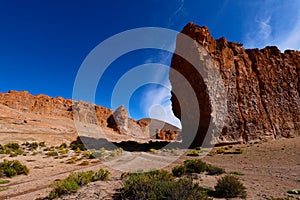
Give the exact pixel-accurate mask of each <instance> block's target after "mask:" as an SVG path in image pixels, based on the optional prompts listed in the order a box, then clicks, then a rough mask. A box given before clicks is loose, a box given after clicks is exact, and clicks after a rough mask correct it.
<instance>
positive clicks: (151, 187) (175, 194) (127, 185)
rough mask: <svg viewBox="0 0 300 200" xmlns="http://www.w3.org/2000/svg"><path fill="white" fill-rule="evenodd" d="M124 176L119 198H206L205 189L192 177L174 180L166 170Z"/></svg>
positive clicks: (171, 199) (195, 199) (129, 199)
mask: <svg viewBox="0 0 300 200" xmlns="http://www.w3.org/2000/svg"><path fill="white" fill-rule="evenodd" d="M126 177H127V178H126V180H125V182H124V187H123V188H122V189H121V190H120V194H119V197H120V199H128V200H140V199H166V200H173V199H175V200H176V199H177V200H201V199H208V197H207V194H206V191H205V190H204V189H203V188H201V187H200V186H199V185H198V184H194V183H193V180H192V179H188V178H182V179H178V180H175V178H174V177H173V176H172V174H170V173H169V172H167V171H163V170H161V171H158V170H155V171H150V172H145V173H140V174H138V173H133V174H129V175H128V176H126Z"/></svg>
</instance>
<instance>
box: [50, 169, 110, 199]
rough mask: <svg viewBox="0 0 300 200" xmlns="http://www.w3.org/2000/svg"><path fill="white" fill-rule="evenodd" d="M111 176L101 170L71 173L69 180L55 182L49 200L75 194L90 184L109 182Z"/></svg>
mask: <svg viewBox="0 0 300 200" xmlns="http://www.w3.org/2000/svg"><path fill="white" fill-rule="evenodd" d="M110 174H111V173H110V172H109V171H107V170H104V169H99V170H98V171H97V172H94V171H87V172H77V173H71V174H70V175H69V176H68V177H67V178H65V179H63V180H58V181H55V182H54V183H53V184H52V185H51V187H52V188H53V190H52V191H51V192H50V194H49V196H48V199H54V198H56V197H59V196H62V195H64V194H69V193H75V192H77V190H78V189H79V188H80V187H82V186H84V185H87V184H88V183H90V182H95V181H106V180H109V178H110Z"/></svg>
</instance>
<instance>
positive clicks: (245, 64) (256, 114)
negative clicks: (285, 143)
mask: <svg viewBox="0 0 300 200" xmlns="http://www.w3.org/2000/svg"><path fill="white" fill-rule="evenodd" d="M182 33H183V34H185V35H187V36H189V37H190V38H192V40H193V41H194V43H193V44H189V45H187V43H186V42H184V41H183V40H184V39H183V37H181V36H180V35H179V36H178V37H177V44H176V51H175V54H174V55H173V58H172V64H171V69H175V70H177V71H178V72H180V74H182V75H183V76H184V78H186V80H187V81H188V83H189V84H190V85H191V86H192V88H193V91H194V92H195V94H196V96H197V101H198V102H197V103H198V104H197V106H199V109H198V110H197V109H193V108H191V100H190V98H191V97H190V96H187V95H185V93H184V92H180V91H182V90H184V88H182V87H183V86H182V81H179V79H178V78H177V77H176V76H175V73H174V72H173V71H172V70H170V81H171V84H172V88H173V95H172V98H171V100H172V106H173V111H174V114H175V115H176V116H177V117H178V118H182V117H183V116H187V117H186V118H187V119H186V120H183V121H182V132H183V133H182V135H183V139H186V140H191V138H189V137H188V135H189V134H190V133H189V127H191V126H193V124H195V123H196V124H198V125H199V126H198V128H197V130H196V132H197V133H196V136H195V139H194V138H192V139H194V140H193V141H189V142H190V144H191V145H192V146H199V145H202V142H203V141H204V138H205V136H206V132H207V131H208V128H209V124H213V125H212V127H214V128H213V130H211V131H210V133H209V134H212V135H211V136H208V138H210V141H214V142H213V143H237V142H248V141H253V140H258V139H261V140H263V139H266V140H268V139H277V138H280V137H295V136H299V135H300V97H299V94H300V52H299V51H293V50H286V51H285V52H284V53H281V52H280V50H278V48H277V47H274V46H272V47H271V46H270V47H266V48H264V49H261V50H259V49H244V48H243V46H242V44H240V43H235V42H228V41H227V40H226V39H225V38H220V39H217V40H216V39H214V38H212V37H211V35H210V33H209V30H208V28H207V27H205V26H203V27H200V26H197V25H194V24H193V23H189V24H187V25H186V26H185V27H184V29H183V30H182ZM177 54H181V55H183V54H184V55H185V58H188V60H189V61H187V60H186V59H184V58H182V57H181V56H179V55H177ZM207 54H208V55H207ZM208 57H209V58H211V60H212V61H213V63H214V64H213V65H211V63H209V62H208V61H209V58H208ZM191 63H198V64H199V65H198V64H197V66H193V65H192V64H191ZM199 67H200V68H201V69H197V68H199ZM212 68H215V70H217V72H218V73H219V76H220V77H219V78H220V79H221V80H222V82H223V83H222V84H223V86H222V87H221V88H220V87H219V86H214V85H213V82H210V80H209V79H210V78H211V76H210V75H208V76H207V77H202V76H201V75H200V74H199V72H198V71H197V70H200V71H201V70H202V72H203V74H205V73H206V74H207V73H209V72H207V71H209V70H210V69H212ZM205 76H206V75H205ZM219 84H220V83H215V85H219ZM212 89H216V90H218V89H219V90H220V89H222V90H223V91H224V92H225V94H226V95H225V96H224V97H223V98H220V97H217V95H216V96H214V95H213V93H210V92H211V91H212ZM175 91H177V94H175ZM178 91H179V92H178ZM222 103H223V104H224V103H225V104H224V105H227V112H226V113H224V110H222V107H223V106H220V105H222ZM198 113H200V119H197V118H195V117H194V118H193V116H195V115H197V114H198ZM218 115H219V116H218ZM222 115H223V117H224V118H223V121H222V120H219V119H221V118H222ZM219 121H222V122H224V124H222V123H221V122H219ZM220 127H221V128H220Z"/></svg>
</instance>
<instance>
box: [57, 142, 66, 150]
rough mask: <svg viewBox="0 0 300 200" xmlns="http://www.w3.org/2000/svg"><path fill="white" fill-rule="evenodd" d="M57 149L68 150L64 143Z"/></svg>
mask: <svg viewBox="0 0 300 200" xmlns="http://www.w3.org/2000/svg"><path fill="white" fill-rule="evenodd" d="M58 148H59V149H65V148H68V145H67V144H66V143H62V144H61V145H59V147H58Z"/></svg>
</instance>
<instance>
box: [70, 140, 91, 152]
mask: <svg viewBox="0 0 300 200" xmlns="http://www.w3.org/2000/svg"><path fill="white" fill-rule="evenodd" d="M70 148H71V149H72V150H74V151H76V150H77V149H80V150H81V151H85V150H87V148H86V146H85V145H84V144H83V143H82V142H81V141H74V142H72V143H71V144H70Z"/></svg>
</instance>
